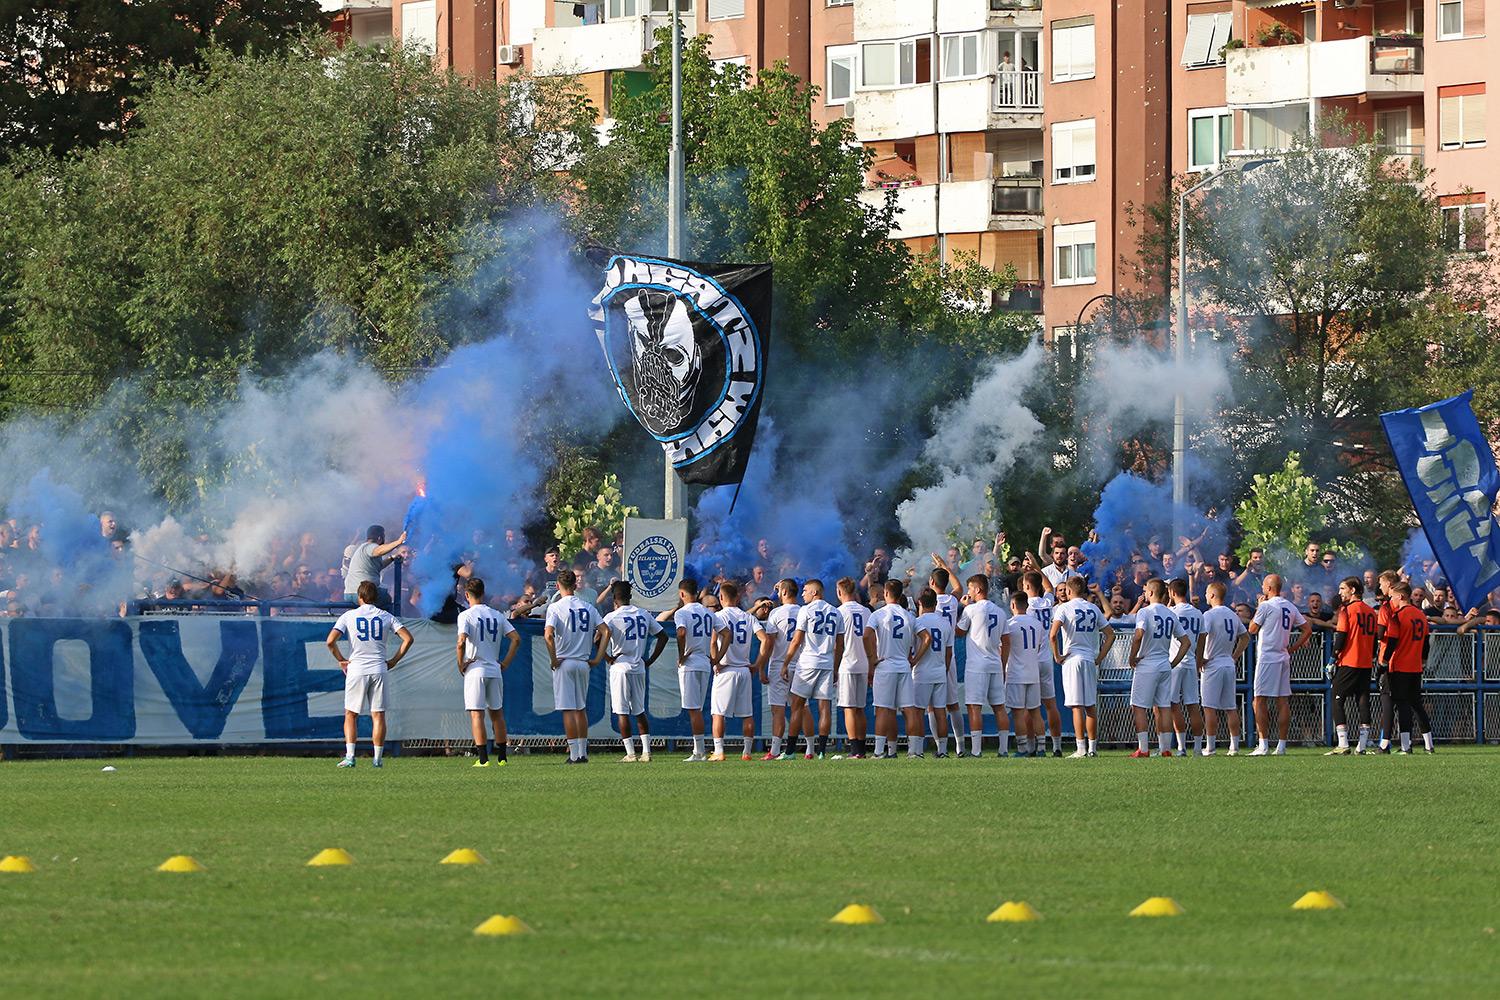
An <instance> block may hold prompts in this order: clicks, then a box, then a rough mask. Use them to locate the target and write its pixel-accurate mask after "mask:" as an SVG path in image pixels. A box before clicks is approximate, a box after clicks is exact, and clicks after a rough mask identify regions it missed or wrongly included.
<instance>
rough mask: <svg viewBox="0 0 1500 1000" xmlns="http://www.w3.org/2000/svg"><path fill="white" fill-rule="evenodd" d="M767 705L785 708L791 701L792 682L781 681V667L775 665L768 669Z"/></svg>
mask: <svg viewBox="0 0 1500 1000" xmlns="http://www.w3.org/2000/svg"><path fill="white" fill-rule="evenodd" d="M766 678H767V680H766V704H767V705H773V706H774V705H780V706H781V707H783V708H785V707H786V705H787V703H788V702H790V701H791V695H792V682H791V681H784V680H782V679H781V667H780V666H779V665H777V664H775V663H773V664H771V665H770V666H769V667H767V668H766Z"/></svg>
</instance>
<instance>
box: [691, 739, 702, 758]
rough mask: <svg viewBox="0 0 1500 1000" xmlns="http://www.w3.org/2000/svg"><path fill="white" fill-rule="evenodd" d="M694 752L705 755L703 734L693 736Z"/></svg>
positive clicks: (700, 755)
mask: <svg viewBox="0 0 1500 1000" xmlns="http://www.w3.org/2000/svg"><path fill="white" fill-rule="evenodd" d="M693 753H694V754H696V755H698V756H699V757H702V756H703V737H702V736H694V737H693Z"/></svg>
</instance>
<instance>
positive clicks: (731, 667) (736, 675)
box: [708, 581, 766, 760]
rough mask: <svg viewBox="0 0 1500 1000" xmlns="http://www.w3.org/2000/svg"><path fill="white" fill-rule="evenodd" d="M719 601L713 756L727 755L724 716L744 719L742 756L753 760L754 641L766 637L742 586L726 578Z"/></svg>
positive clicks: (714, 647) (717, 758)
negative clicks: (743, 601) (743, 600)
mask: <svg viewBox="0 0 1500 1000" xmlns="http://www.w3.org/2000/svg"><path fill="white" fill-rule="evenodd" d="M719 603H720V604H721V605H722V608H721V610H720V611H719V613H718V614H716V615H714V642H713V650H712V660H713V666H714V690H713V716H714V752H713V756H711V757H709V758H708V759H709V760H723V759H724V720H725V719H728V718H733V719H741V720H743V730H742V732H743V733H744V737H745V745H744V749H743V750H742V751H741V753H740V760H749V759H750V753H751V751H752V750H754V749H755V698H754V694H753V692H752V690H751V678H750V643H751V642H752V641H754V640H755V639H757V638H759V640H760V641H761V642H765V641H766V633H765V628H764V627H763V626H762V625H761V623H760V621H759V620H758V619H756V618H754V617H753V616H751V615H750V614H748V613H746V612H745V611H744V610H743V609H741V608H740V586H739V584H737V583H733V582H730V581H726V582H724V583H722V584H720V585H719Z"/></svg>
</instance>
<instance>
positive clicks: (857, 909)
mask: <svg viewBox="0 0 1500 1000" xmlns="http://www.w3.org/2000/svg"><path fill="white" fill-rule="evenodd" d="M828 922H829V923H830V924H883V923H885V921H884V920H882V919H880V914H878V913H876V912H875V907H873V906H866V905H865V904H863V903H850V904H849V905H848V906H846V907H844V908H843V909H842V910H840V911H839V912H837V913H835V914H834V915H833V916H832V917H831V918H830V919H829V921H828Z"/></svg>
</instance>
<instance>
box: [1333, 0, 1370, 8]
mask: <svg viewBox="0 0 1500 1000" xmlns="http://www.w3.org/2000/svg"><path fill="white" fill-rule="evenodd" d="M1362 3H1364V0H1333V5H1334V6H1335V7H1337V8H1338V9H1339V10H1353V9H1354V8H1356V7H1358V6H1360V5H1361V4H1362Z"/></svg>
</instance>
